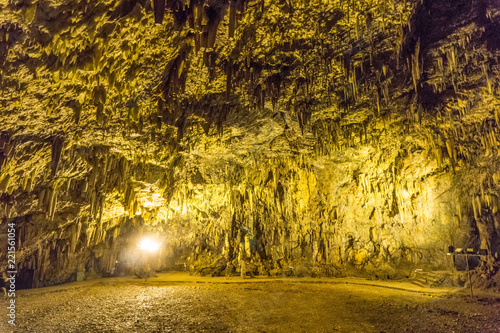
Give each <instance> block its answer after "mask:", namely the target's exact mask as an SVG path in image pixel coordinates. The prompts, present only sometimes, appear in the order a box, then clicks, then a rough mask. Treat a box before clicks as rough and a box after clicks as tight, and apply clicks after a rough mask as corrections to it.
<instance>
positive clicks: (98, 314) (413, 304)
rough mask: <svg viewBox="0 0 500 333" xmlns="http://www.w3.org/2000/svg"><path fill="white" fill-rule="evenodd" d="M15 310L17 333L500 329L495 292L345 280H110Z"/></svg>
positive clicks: (40, 295)
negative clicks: (472, 293)
mask: <svg viewBox="0 0 500 333" xmlns="http://www.w3.org/2000/svg"><path fill="white" fill-rule="evenodd" d="M3 303H4V304H7V303H6V300H3ZM2 308H3V309H5V308H6V307H5V306H2ZM16 308H17V313H16V317H17V319H16V322H17V326H16V328H15V330H14V332H64V333H66V332H287V333H288V332H500V299H498V298H484V297H483V298H477V299H475V300H474V301H472V300H470V299H469V298H467V297H464V296H444V295H441V296H436V295H431V294H425V293H419V292H409V291H402V290H395V289H389V288H381V287H374V286H367V285H350V284H329V283H327V284H325V283H297V282H286V281H285V282H283V281H276V282H272V281H271V282H264V283H263V282H260V283H258V282H250V283H248V282H247V283H230V284H228V283H196V282H186V283H178V282H177V283H175V282H169V283H156V282H154V281H152V282H148V283H147V284H144V283H142V282H141V281H139V280H136V281H128V282H126V283H123V282H116V281H112V282H99V283H97V284H96V283H94V284H92V285H83V286H77V287H72V288H66V289H64V288H61V289H50V288H48V289H46V290H45V289H35V290H29V291H25V292H21V293H20V295H18V296H17V300H16ZM3 311H5V310H3ZM2 314H4V313H2ZM2 317H3V318H5V315H3V316H2ZM8 330H9V331H10V330H12V328H10V327H9V328H8Z"/></svg>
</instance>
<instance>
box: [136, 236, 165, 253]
mask: <svg viewBox="0 0 500 333" xmlns="http://www.w3.org/2000/svg"><path fill="white" fill-rule="evenodd" d="M160 244H161V243H158V242H157V241H155V240H152V239H151V238H143V239H142V241H141V242H140V243H139V245H137V246H138V247H139V248H140V249H141V250H144V251H148V252H156V251H158V249H159V248H160Z"/></svg>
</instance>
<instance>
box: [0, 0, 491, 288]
mask: <svg viewBox="0 0 500 333" xmlns="http://www.w3.org/2000/svg"><path fill="white" fill-rule="evenodd" d="M0 6H1V8H0V10H1V14H0V27H1V29H0V64H1V67H0V68H1V71H0V86H1V88H2V89H1V95H0V110H1V112H0V118H1V119H0V131H1V136H0V193H1V206H0V220H1V222H2V223H1V225H0V227H1V230H2V233H1V235H0V240H2V244H3V243H4V240H5V241H6V238H7V232H6V230H7V224H8V223H13V222H14V223H16V230H17V231H16V233H17V239H16V241H17V249H18V250H17V254H16V255H17V265H18V267H17V269H18V271H19V272H21V273H20V279H21V281H26V283H25V284H26V285H27V286H30V285H31V286H42V285H48V284H54V283H61V282H65V281H68V280H71V279H73V278H74V276H75V273H76V272H77V271H82V270H86V271H87V274H88V275H89V276H92V274H94V273H95V274H96V275H99V274H100V275H106V274H111V273H112V272H113V268H114V266H115V261H116V260H122V261H128V262H130V263H133V262H134V260H135V259H131V258H129V257H130V253H131V252H133V250H134V249H135V248H136V242H137V239H138V237H139V236H140V235H141V234H145V233H150V234H154V235H156V236H157V237H159V238H160V239H161V240H162V246H163V248H162V252H161V254H160V257H161V260H160V262H159V263H158V264H157V268H172V267H174V266H175V263H176V262H185V263H186V265H187V266H189V269H190V270H192V271H196V272H199V273H201V274H209V273H211V274H223V271H224V269H225V268H226V267H227V262H232V265H233V269H238V268H239V266H240V262H241V261H242V260H247V261H248V262H249V263H251V264H250V265H249V266H248V267H249V268H248V269H250V270H253V271H254V272H255V273H260V274H274V275H280V274H282V273H283V272H289V271H290V267H293V268H294V270H295V271H296V272H300V274H304V275H318V276H340V275H345V274H370V275H374V276H377V277H384V278H386V277H390V278H396V277H404V276H408V275H410V274H411V272H412V271H413V270H414V269H416V268H423V269H450V268H451V267H452V263H451V262H450V258H449V257H447V256H446V255H445V253H446V251H447V249H448V245H454V246H456V247H474V248H476V249H479V248H482V249H487V250H489V255H488V256H485V257H484V258H482V260H483V261H484V266H485V267H487V268H488V269H487V272H488V274H490V275H491V274H494V273H495V272H496V270H497V269H498V257H495V253H497V252H498V246H499V243H500V242H499V237H500V216H499V213H498V205H499V186H498V185H499V179H500V173H499V171H498V170H499V169H498V166H499V158H498V153H499V148H498V140H499V132H498V125H499V123H500V120H499V112H500V111H499V110H500V105H499V98H498V93H499V89H500V88H499V85H498V77H499V67H498V48H499V47H500V40H499V39H498V37H497V34H496V32H497V31H498V28H499V27H500V25H499V24H500V11H499V10H498V8H499V2H498V1H494V0H482V1H474V2H471V1H465V0H460V1H455V2H453V3H452V2H449V1H444V0H442V1H430V0H423V1H421V0H418V1H410V0H407V1H390V0H380V1H304V2H302V1H299V2H294V3H292V2H289V1H267V0H266V1H260V0H259V1H211V2H210V1H208V2H206V3H205V2H204V1H190V2H189V5H188V3H187V2H182V1H167V2H166V9H167V11H166V13H165V14H162V13H160V12H158V9H155V8H154V5H153V4H152V3H151V2H150V1H121V2H114V1H105V0H100V1H81V0H80V1H77V0H64V1H56V0H44V1H40V0H39V1H27V0H23V1H8V2H7V3H2V4H0ZM155 16H156V18H155ZM160 17H162V18H163V20H160V19H159V18H160ZM160 21H162V22H161V24H156V25H155V22H156V23H160ZM5 250H6V249H5V248H2V249H1V250H0V251H1V253H2V259H1V260H2V264H3V263H4V261H5V258H6V256H5V255H4V253H5Z"/></svg>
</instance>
